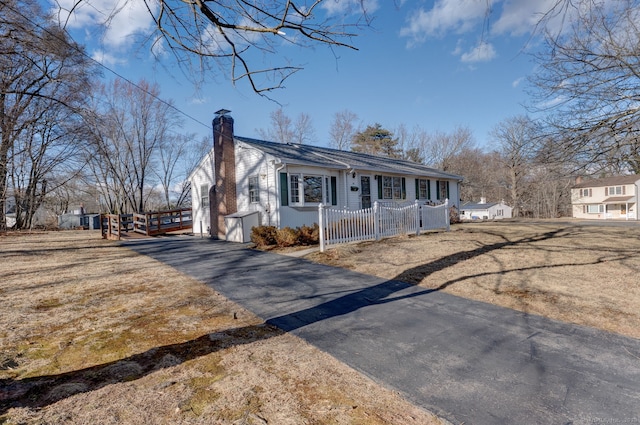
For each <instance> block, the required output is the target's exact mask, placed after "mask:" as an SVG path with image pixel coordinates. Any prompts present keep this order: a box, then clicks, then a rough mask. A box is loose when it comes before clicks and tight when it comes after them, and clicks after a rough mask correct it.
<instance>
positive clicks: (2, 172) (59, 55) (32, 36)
mask: <svg viewBox="0 0 640 425" xmlns="http://www.w3.org/2000/svg"><path fill="white" fill-rule="evenodd" d="M18 3H19V4H18ZM89 69H90V67H89V63H88V59H87V57H86V56H85V55H84V53H83V50H82V48H81V47H80V46H78V45H76V44H74V43H73V42H71V41H70V40H69V39H68V37H67V36H66V34H65V33H64V32H63V31H61V30H60V29H59V28H58V27H57V26H52V25H51V24H50V22H49V20H48V17H47V16H46V15H45V14H44V13H43V12H42V10H41V8H40V7H39V4H38V3H37V2H36V1H33V0H28V1H22V2H17V1H15V0H6V1H2V2H0V74H2V78H1V79H0V231H2V230H5V229H6V216H5V212H6V204H7V197H8V176H9V171H10V163H9V152H12V151H13V152H14V154H15V153H16V150H15V143H17V141H18V140H20V139H21V138H22V137H23V136H24V137H26V138H27V139H29V137H30V135H25V134H26V132H27V131H29V129H33V128H34V126H35V125H36V124H37V123H38V120H40V119H41V118H42V117H43V113H44V111H46V108H42V107H36V106H35V103H36V102H39V101H45V100H46V101H50V102H52V104H59V105H61V106H64V107H65V108H71V109H74V108H75V107H76V106H77V105H78V103H79V102H80V101H81V100H82V98H81V95H82V93H83V92H85V91H86V86H87V85H88V78H89ZM47 119H49V117H47ZM41 189H42V186H40V190H41ZM34 193H35V192H34Z"/></svg>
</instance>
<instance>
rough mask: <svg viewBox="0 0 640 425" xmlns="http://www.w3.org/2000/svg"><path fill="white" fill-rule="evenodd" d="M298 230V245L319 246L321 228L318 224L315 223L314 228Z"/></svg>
mask: <svg viewBox="0 0 640 425" xmlns="http://www.w3.org/2000/svg"><path fill="white" fill-rule="evenodd" d="M296 230H297V232H298V245H317V244H319V243H320V227H319V226H318V223H313V226H302V227H299V228H298V229H296Z"/></svg>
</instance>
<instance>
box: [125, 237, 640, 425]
mask: <svg viewBox="0 0 640 425" xmlns="http://www.w3.org/2000/svg"><path fill="white" fill-rule="evenodd" d="M124 243H125V244H126V246H128V247H129V248H131V249H133V250H135V251H137V252H140V253H142V254H145V255H148V256H150V257H153V258H156V259H158V260H160V261H162V262H164V263H166V264H168V265H170V266H172V267H174V268H176V269H177V270H179V271H181V272H183V273H185V274H188V275H191V276H193V277H194V278H196V279H198V280H200V281H202V282H204V283H206V284H207V285H209V286H210V287H212V288H214V289H215V290H216V291H218V292H220V293H221V294H223V295H225V296H226V297H228V298H229V299H231V300H233V301H235V302H237V303H239V304H241V305H242V306H244V307H246V308H247V309H249V310H251V311H252V312H254V313H255V314H257V315H258V316H260V317H262V318H264V320H265V321H267V322H269V323H271V324H274V325H276V326H278V327H280V328H281V329H283V330H286V331H288V332H291V333H293V334H295V335H297V336H299V337H301V338H303V339H305V340H306V341H308V342H309V343H311V344H313V345H315V346H317V347H318V348H320V349H322V350H324V351H326V352H328V353H329V354H331V355H333V356H334V357H336V358H337V359H339V360H340V361H342V362H344V363H346V364H348V365H349V366H351V367H352V368H354V369H356V370H359V371H360V372H362V373H364V374H365V375H367V376H369V377H371V378H373V379H374V380H375V381H377V382H379V383H382V384H383V385H385V386H387V387H390V388H394V389H396V390H398V391H399V392H401V393H402V394H403V395H404V396H405V397H406V398H407V399H408V400H410V401H412V402H413V403H415V404H416V405H418V406H422V407H424V408H426V409H429V410H431V411H432V412H434V413H436V414H438V415H440V416H442V417H444V418H446V419H448V420H449V421H451V422H452V423H454V424H462V423H464V424H479V425H482V424H487V425H489V424H491V425H493V424H593V423H640V340H636V339H632V338H626V337H622V336H619V335H616V334H612V333H607V332H604V331H600V330H596V329H592V328H587V327H583V326H577V325H571V324H566V323H562V322H558V321H553V320H549V319H546V318H543V317H539V316H534V315H529V314H525V313H521V312H517V311H514V310H509V309H505V308H502V307H497V306H494V305H491V304H485V303H481V302H477V301H471V300H467V299H463V298H459V297H455V296H452V295H448V294H446V293H442V292H438V291H433V290H428V289H425V288H421V287H418V286H413V285H409V284H406V283H403V282H399V281H394V280H384V279H380V278H377V277H373V276H368V275H364V274H360V273H355V272H351V271H347V270H342V269H337V268H333V267H329V266H325V265H321V264H314V263H311V262H308V261H306V260H303V259H298V258H293V257H287V256H281V255H277V254H271V253H265V252H259V251H253V250H249V249H247V248H246V247H245V246H243V245H241V244H235V243H229V242H224V241H214V240H211V239H200V238H197V237H188V236H180V237H170V238H158V239H144V240H134V241H130V242H124Z"/></svg>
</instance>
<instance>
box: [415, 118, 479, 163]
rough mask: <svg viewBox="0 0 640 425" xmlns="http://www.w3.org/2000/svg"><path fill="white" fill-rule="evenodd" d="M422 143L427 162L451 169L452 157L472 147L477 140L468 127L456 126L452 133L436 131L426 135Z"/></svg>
mask: <svg viewBox="0 0 640 425" xmlns="http://www.w3.org/2000/svg"><path fill="white" fill-rule="evenodd" d="M422 144H423V146H424V148H423V149H424V157H425V161H426V162H427V164H429V165H432V166H434V167H437V168H439V169H441V170H442V171H448V170H450V169H451V166H452V164H451V161H452V159H453V158H454V157H455V156H456V155H457V154H459V153H461V152H462V151H464V150H465V149H472V148H473V147H474V145H475V140H474V137H473V133H472V132H471V130H470V129H469V128H468V127H456V128H455V129H454V130H453V132H451V133H442V132H436V133H434V134H433V135H430V136H429V137H428V138H426V137H425V140H424V142H422Z"/></svg>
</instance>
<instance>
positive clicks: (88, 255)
mask: <svg viewBox="0 0 640 425" xmlns="http://www.w3.org/2000/svg"><path fill="white" fill-rule="evenodd" d="M307 258H309V259H311V260H313V261H319V262H324V263H329V264H332V265H337V266H340V267H347V268H350V269H353V270H357V271H360V272H364V273H369V274H374V275H378V276H381V277H384V278H395V279H400V280H404V281H407V282H412V283H416V284H419V285H421V286H424V287H428V288H433V289H438V290H442V291H446V292H449V293H452V294H455V295H459V296H463V297H467V298H471V299H476V300H480V301H484V302H489V303H494V304H498V305H502V306H505V307H509V308H514V309H517V310H521V311H525V312H527V313H532V314H540V315H544V316H548V317H551V318H554V319H558V320H562V321H566V322H572V323H578V324H582V325H587V326H593V327H598V328H601V329H605V330H608V331H611V332H617V333H620V334H623V335H627V336H630V337H633V338H640V227H638V226H635V227H631V228H621V227H593V226H581V225H580V223H578V222H576V223H572V224H568V225H557V224H553V223H547V224H534V223H473V224H464V225H459V226H454V227H453V228H452V231H451V232H435V233H428V234H425V235H421V236H418V237H401V238H395V239H388V240H384V241H381V242H378V243H362V244H357V245H349V246H343V247H340V248H337V249H331V250H329V251H328V252H326V253H324V254H320V253H315V254H311V255H308V256H307ZM0 260H1V261H0V311H1V312H2V314H1V315H0V424H3V423H5V424H59V423H62V424H63V423H68V424H200V423H201V424H237V425H240V424H261V425H262V424H277V425H281V424H284V425H286V424H296V425H298V424H363V425H373V424H403V425H404V424H439V423H446V421H444V420H441V419H438V418H436V417H435V416H433V415H431V414H430V413H429V412H426V411H424V410H422V409H419V408H417V407H415V406H413V405H411V404H409V403H407V402H406V401H404V400H403V399H402V398H401V397H400V396H399V395H398V394H397V393H394V392H393V391H390V390H388V389H385V388H382V387H381V386H379V385H377V384H376V383H375V382H373V381H371V380H369V379H367V378H366V377H363V376H362V375H361V374H359V373H357V372H355V371H354V370H352V369H349V368H348V367H346V366H345V365H343V364H342V363H340V362H338V361H337V360H335V359H334V358H332V357H331V356H329V355H327V354H326V353H323V352H321V351H319V350H317V349H316V348H314V347H312V346H310V345H308V344H306V343H305V342H304V341H302V340H300V339H298V338H296V337H295V336H292V335H289V334H285V333H282V332H280V331H278V330H277V329H275V328H272V327H269V326H267V325H265V324H264V323H263V322H262V321H261V320H260V319H259V318H257V317H255V316H254V315H252V314H251V313H250V312H248V311H246V310H244V309H242V308H241V307H240V306H238V305H236V304H234V303H232V302H231V301H229V300H227V299H225V298H224V297H222V296H221V295H220V294H218V293H216V292H215V291H214V290H212V289H211V288H209V287H207V286H205V285H203V284H201V283H199V282H197V281H195V280H193V279H191V278H189V277H187V276H185V275H182V274H180V273H178V272H177V271H175V270H174V269H172V268H170V267H168V266H165V265H163V264H160V263H158V262H156V261H154V260H152V259H149V258H146V257H143V256H140V255H138V254H136V253H134V252H132V251H130V250H129V249H127V248H124V247H121V246H118V245H117V244H116V243H114V242H109V241H104V240H102V239H100V237H99V235H96V234H95V233H91V232H81V231H71V232H51V233H35V234H27V235H21V234H13V235H8V236H0Z"/></svg>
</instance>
